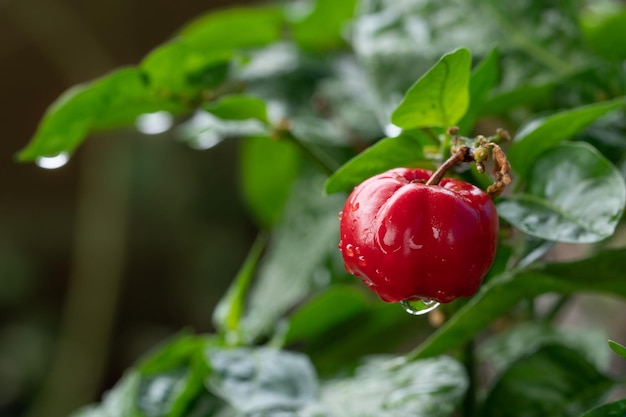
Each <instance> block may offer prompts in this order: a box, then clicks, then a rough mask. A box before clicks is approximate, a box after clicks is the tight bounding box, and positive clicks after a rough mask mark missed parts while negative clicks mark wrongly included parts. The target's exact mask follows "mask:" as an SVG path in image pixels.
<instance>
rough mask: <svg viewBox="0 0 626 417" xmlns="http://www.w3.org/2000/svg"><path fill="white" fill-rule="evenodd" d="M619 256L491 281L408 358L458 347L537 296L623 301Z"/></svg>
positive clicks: (540, 268) (605, 255)
mask: <svg viewBox="0 0 626 417" xmlns="http://www.w3.org/2000/svg"><path fill="white" fill-rule="evenodd" d="M625 256H626V250H624V249H620V250H607V251H603V252H601V253H598V254H597V255H594V256H592V257H589V258H587V259H584V260H582V261H576V262H563V263H550V264H545V265H539V266H536V267H534V268H533V269H531V270H527V271H521V272H517V273H515V272H507V273H505V274H503V275H501V276H499V277H496V278H494V279H492V280H491V281H489V282H488V283H487V284H485V285H483V287H482V288H481V289H480V290H479V292H478V293H477V294H476V295H475V296H474V297H473V298H472V299H470V300H469V301H468V302H467V304H465V305H464V306H463V307H461V308H460V309H459V310H458V312H457V313H456V314H455V315H454V316H453V317H451V318H450V320H448V321H447V322H446V323H445V324H444V325H443V326H441V327H440V328H439V329H438V330H437V331H436V332H435V333H433V334H432V335H431V336H430V337H429V338H428V339H427V340H426V341H425V342H424V343H422V344H421V345H420V346H419V347H418V348H417V349H416V350H415V351H414V352H413V355H414V356H416V357H420V358H423V357H430V356H436V355H440V354H442V353H445V352H447V351H448V350H450V349H453V348H455V347H458V346H461V345H462V344H463V343H465V342H467V341H468V340H470V339H471V338H472V337H474V335H476V334H477V333H478V332H479V331H481V330H482V329H484V328H485V327H486V326H487V325H488V324H490V323H491V322H493V321H494V320H496V319H497V318H498V317H500V316H502V315H503V314H505V313H506V312H507V311H509V310H510V309H511V308H513V306H515V305H517V303H519V302H520V301H522V300H525V299H530V298H533V297H536V296H538V295H540V294H545V293H549V292H554V293H560V294H570V293H573V292H577V291H594V292H602V293H608V294H614V295H618V296H620V297H624V298H626V280H624V279H623V275H622V273H621V271H622V269H623V267H622V266H623V259H624V257H625ZM590 277H593V279H590Z"/></svg>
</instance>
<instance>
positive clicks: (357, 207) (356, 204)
mask: <svg viewBox="0 0 626 417" xmlns="http://www.w3.org/2000/svg"><path fill="white" fill-rule="evenodd" d="M360 205H361V204H360V203H359V202H358V201H357V202H356V203H354V204H353V205H352V211H357V210H358V209H359V206H360Z"/></svg>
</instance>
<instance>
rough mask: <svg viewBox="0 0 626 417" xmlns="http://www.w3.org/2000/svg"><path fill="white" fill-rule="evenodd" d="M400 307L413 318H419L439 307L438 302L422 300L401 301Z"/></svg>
mask: <svg viewBox="0 0 626 417" xmlns="http://www.w3.org/2000/svg"><path fill="white" fill-rule="evenodd" d="M400 305H401V306H402V308H403V309H404V311H406V312H407V313H409V314H411V315H413V316H421V315H422V314H426V313H428V312H431V311H433V310H434V309H436V308H437V307H439V302H438V301H435V300H431V299H428V298H426V299H424V298H422V299H419V300H402V301H400Z"/></svg>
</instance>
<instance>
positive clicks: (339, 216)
mask: <svg viewBox="0 0 626 417" xmlns="http://www.w3.org/2000/svg"><path fill="white" fill-rule="evenodd" d="M337 217H338V218H339V220H341V219H342V218H343V211H340V212H339V213H337Z"/></svg>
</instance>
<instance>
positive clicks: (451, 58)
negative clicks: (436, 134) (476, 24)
mask: <svg viewBox="0 0 626 417" xmlns="http://www.w3.org/2000/svg"><path fill="white" fill-rule="evenodd" d="M470 64H471V56H470V52H469V51H468V50H467V49H457V50H456V51H454V52H451V53H449V54H447V55H444V56H443V57H442V58H441V59H440V60H439V61H438V62H437V63H436V64H435V66H433V67H432V68H431V69H430V70H429V71H428V72H427V73H426V74H424V75H423V76H422V77H421V78H420V79H419V80H417V82H416V83H415V84H413V86H412V87H411V88H410V89H409V91H407V93H406V95H405V96H404V99H403V100H402V102H401V103H400V104H399V105H398V107H397V108H396V109H395V111H394V112H393V114H392V115H391V121H392V123H393V124H395V125H397V126H400V127H401V128H403V129H415V128H420V127H434V126H437V127H444V128H447V127H450V126H453V125H454V124H456V123H457V122H458V121H459V120H461V118H462V117H463V115H464V114H465V112H466V111H467V108H468V106H469V80H470Z"/></svg>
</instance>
